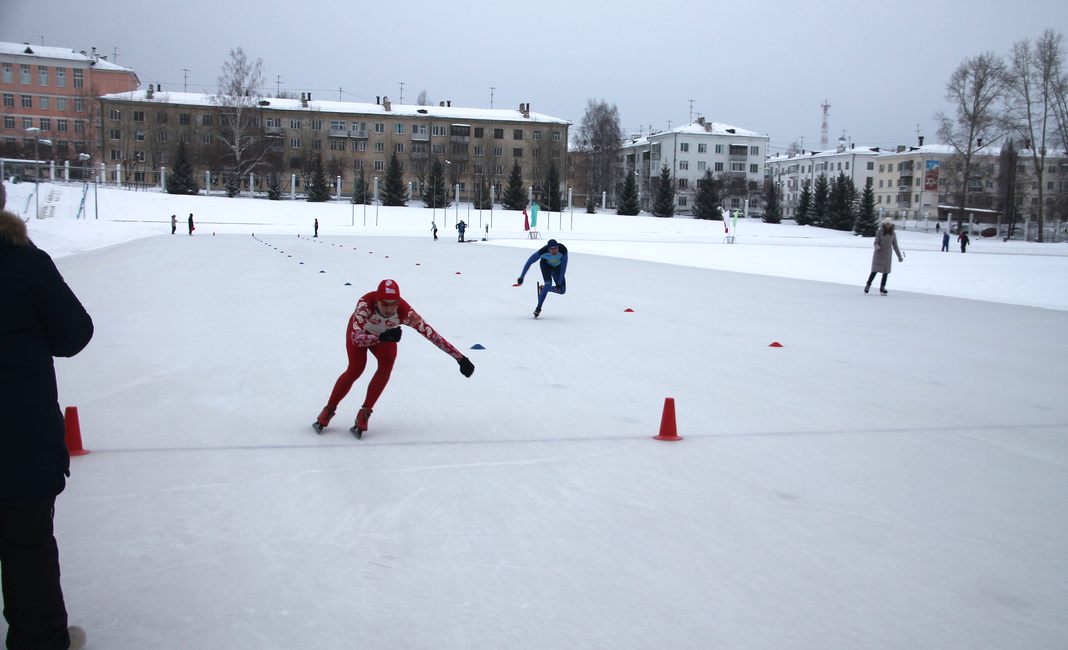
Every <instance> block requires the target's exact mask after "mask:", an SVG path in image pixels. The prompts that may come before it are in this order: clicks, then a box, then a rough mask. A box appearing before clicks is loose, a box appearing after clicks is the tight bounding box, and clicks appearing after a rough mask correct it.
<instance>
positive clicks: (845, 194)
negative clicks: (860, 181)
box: [826, 172, 856, 230]
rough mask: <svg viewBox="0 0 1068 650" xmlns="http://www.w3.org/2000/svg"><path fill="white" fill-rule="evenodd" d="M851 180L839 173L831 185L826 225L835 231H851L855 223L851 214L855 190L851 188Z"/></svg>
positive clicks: (854, 217) (853, 215) (854, 216)
mask: <svg viewBox="0 0 1068 650" xmlns="http://www.w3.org/2000/svg"><path fill="white" fill-rule="evenodd" d="M852 185H853V179H851V178H849V177H847V176H846V175H845V174H843V173H841V172H839V174H838V178H836V179H834V182H833V183H832V185H831V193H830V200H829V201H828V205H827V213H828V223H827V224H826V225H828V226H830V227H831V228H834V229H835V230H852V229H853V224H854V222H855V221H856V215H855V214H854V213H853V200H852V198H851V197H855V196H856V188H853V187H851V186H852Z"/></svg>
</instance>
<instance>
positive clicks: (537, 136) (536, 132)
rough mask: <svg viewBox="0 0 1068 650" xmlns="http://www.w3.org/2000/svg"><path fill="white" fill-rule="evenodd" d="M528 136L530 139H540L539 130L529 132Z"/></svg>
mask: <svg viewBox="0 0 1068 650" xmlns="http://www.w3.org/2000/svg"><path fill="white" fill-rule="evenodd" d="M530 138H531V139H532V140H541V131H534V133H532V134H531V136H530Z"/></svg>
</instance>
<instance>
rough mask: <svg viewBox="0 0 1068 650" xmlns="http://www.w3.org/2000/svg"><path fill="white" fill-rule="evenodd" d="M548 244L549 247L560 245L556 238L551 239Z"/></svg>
mask: <svg viewBox="0 0 1068 650" xmlns="http://www.w3.org/2000/svg"><path fill="white" fill-rule="evenodd" d="M546 246H548V247H549V248H559V247H560V245H559V244H557V243H556V240H555V239H550V240H549V243H547V244H546Z"/></svg>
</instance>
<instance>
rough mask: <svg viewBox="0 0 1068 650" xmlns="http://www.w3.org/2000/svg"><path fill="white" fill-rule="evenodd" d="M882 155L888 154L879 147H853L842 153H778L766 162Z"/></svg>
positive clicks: (834, 151) (834, 150)
mask: <svg viewBox="0 0 1068 650" xmlns="http://www.w3.org/2000/svg"><path fill="white" fill-rule="evenodd" d="M881 153H886V152H885V151H881V150H880V149H879V147H866V146H860V147H857V146H853V147H850V148H848V149H844V150H842V151H838V149H837V148H835V149H828V150H826V151H806V152H804V153H795V154H793V155H790V154H785V153H777V154H775V155H774V156H769V157H768V159H767V160H766V161H765V162H768V163H781V162H789V161H794V162H796V161H802V160H814V159H817V158H831V157H833V156H847V155H854V154H860V155H867V156H874V155H878V154H881Z"/></svg>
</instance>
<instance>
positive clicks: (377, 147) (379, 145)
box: [375, 142, 386, 153]
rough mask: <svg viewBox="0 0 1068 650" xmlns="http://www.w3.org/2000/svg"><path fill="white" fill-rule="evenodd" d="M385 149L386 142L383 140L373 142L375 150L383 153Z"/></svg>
mask: <svg viewBox="0 0 1068 650" xmlns="http://www.w3.org/2000/svg"><path fill="white" fill-rule="evenodd" d="M385 150H386V143H385V142H376V143H375V151H377V152H378V153H383V152H384V151H385Z"/></svg>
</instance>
